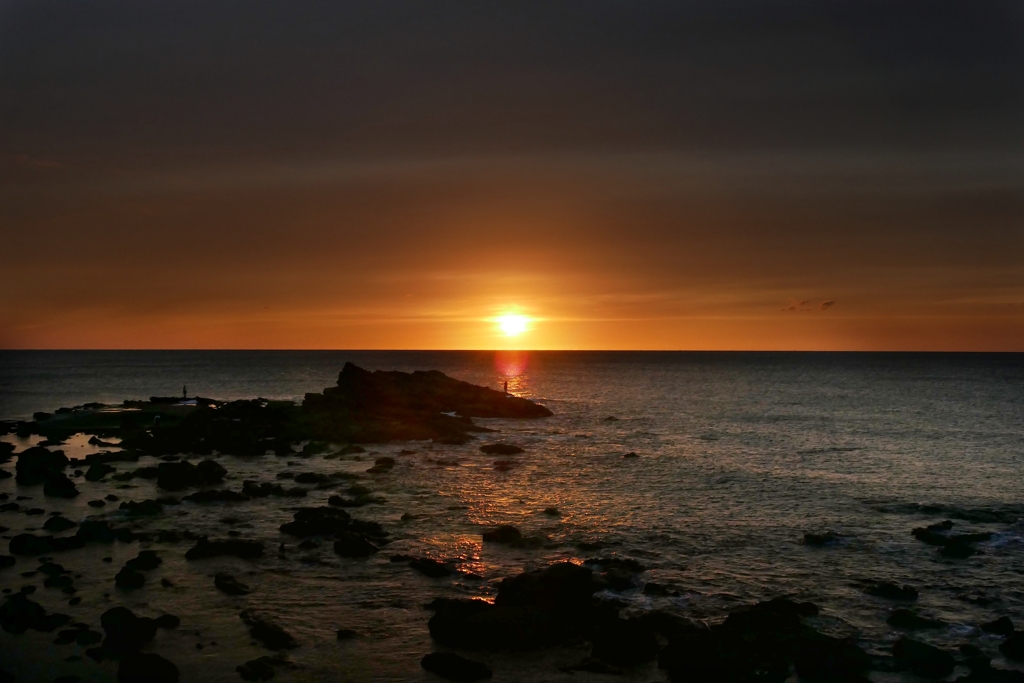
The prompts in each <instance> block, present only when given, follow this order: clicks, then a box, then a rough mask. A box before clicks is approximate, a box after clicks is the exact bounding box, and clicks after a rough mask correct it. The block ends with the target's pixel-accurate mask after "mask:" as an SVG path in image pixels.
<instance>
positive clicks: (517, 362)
mask: <svg viewBox="0 0 1024 683" xmlns="http://www.w3.org/2000/svg"><path fill="white" fill-rule="evenodd" d="M529 361H530V354H529V353H528V352H526V351H497V352H495V354H494V368H495V370H496V371H497V375H498V384H499V385H501V386H502V387H504V386H505V384H506V383H507V384H508V392H509V393H510V394H515V395H517V396H523V395H529V394H530V385H529V375H528V374H527V372H526V370H527V367H528V366H529Z"/></svg>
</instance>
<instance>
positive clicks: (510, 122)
mask: <svg viewBox="0 0 1024 683" xmlns="http://www.w3.org/2000/svg"><path fill="white" fill-rule="evenodd" d="M0 244H3V250H2V252H0V253H2V265H0V348H284V349H300V348H349V349H371V348H374V349H449V348H451V349H461V348H471V349H472V348H539V349H737V350H746V349H768V350H977V351H989V350H992V351H997V350H998V351H1024V3H1021V2H1019V0H1007V1H991V0H972V1H971V2H962V1H959V0H958V1H956V2H953V1H949V0H857V1H852V0H671V1H669V0H664V1H662V0H651V1H646V2H645V1H643V0H622V1H616V2H612V1H608V0H579V1H575V2H566V1H564V0H536V1H534V0H516V1H515V2H510V1H504V0H489V1H488V2H466V1H464V0H463V1H460V2H448V1H445V0H440V1H436V0H434V1H431V2H425V1H423V0H418V1H415V2H404V1H398V0H396V1H391V0H365V1H364V0H346V1H345V2H336V1H335V0H330V1H310V0H288V1H287V2H286V1H284V0H275V1H268V0H237V1H226V0H202V1H196V2H194V1H191V0H147V1H146V2H138V1H136V0H131V1H123V2H111V1H109V0H89V1H84V2H83V1H80V0H74V1H72V0H61V1H54V0H15V1H11V0H0ZM510 314H514V315H521V316H526V317H527V318H528V319H529V324H528V325H527V329H526V331H525V332H523V333H522V334H519V335H517V336H508V335H506V334H504V333H503V332H502V328H501V325H500V324H498V322H497V321H498V319H499V318H500V317H501V316H506V315H510Z"/></svg>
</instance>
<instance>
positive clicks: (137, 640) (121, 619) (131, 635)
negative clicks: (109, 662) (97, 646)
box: [100, 607, 157, 657]
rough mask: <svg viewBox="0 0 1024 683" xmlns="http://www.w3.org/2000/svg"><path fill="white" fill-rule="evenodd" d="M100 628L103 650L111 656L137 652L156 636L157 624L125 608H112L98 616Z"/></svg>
mask: <svg viewBox="0 0 1024 683" xmlns="http://www.w3.org/2000/svg"><path fill="white" fill-rule="evenodd" d="M100 626H102V627H103V632H104V633H105V634H106V638H104V640H103V650H104V651H105V652H106V653H107V654H109V655H111V656H113V657H122V656H124V655H127V654H130V653H133V652H138V651H139V649H141V648H142V646H144V645H145V644H146V643H148V642H149V641H151V640H153V636H155V635H156V629H157V623H156V620H155V619H150V618H149V617H139V616H136V615H135V613H134V612H132V611H131V610H130V609H128V608H127V607H112V608H111V609H108V610H107V611H106V612H104V613H103V614H102V615H101V616H100Z"/></svg>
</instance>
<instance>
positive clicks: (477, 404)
mask: <svg viewBox="0 0 1024 683" xmlns="http://www.w3.org/2000/svg"><path fill="white" fill-rule="evenodd" d="M301 412H302V416H303V418H304V420H305V423H306V426H307V428H308V429H309V430H310V432H311V433H312V434H313V435H314V436H315V438H317V439H322V440H326V441H334V442H350V443H355V442H380V441H393V440H421V439H435V440H439V441H443V440H451V441H453V442H457V441H460V440H461V439H463V438H465V437H466V436H467V433H468V432H474V431H486V430H484V429H483V428H481V427H478V426H476V425H475V424H473V421H472V419H471V418H473V417H485V418H492V417H505V418H538V417H548V416H550V415H551V411H550V410H548V409H547V408H545V407H544V406H541V405H538V404H536V403H533V402H532V401H528V400H526V399H522V398H517V397H514V396H508V395H506V394H504V393H503V392H500V391H496V390H494V389H488V388H486V387H480V386H476V385H473V384H470V383H468V382H462V381H459V380H457V379H453V378H451V377H448V376H447V375H445V374H444V373H442V372H438V371H436V370H431V371H426V372H422V371H420V372H413V373H406V372H384V371H376V372H369V371H367V370H363V369H362V368H359V367H357V366H355V365H353V364H351V363H346V364H345V367H344V368H343V369H342V371H341V373H340V374H339V376H338V385H337V386H336V387H329V388H327V389H324V391H323V393H322V394H306V397H305V400H304V401H303V402H302V411H301ZM445 413H455V415H450V414H445Z"/></svg>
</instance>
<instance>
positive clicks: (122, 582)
mask: <svg viewBox="0 0 1024 683" xmlns="http://www.w3.org/2000/svg"><path fill="white" fill-rule="evenodd" d="M114 583H115V584H116V585H117V587H118V588H129V589H132V588H142V586H143V585H145V583H146V576H145V575H144V574H142V573H141V572H138V571H136V570H134V569H132V568H131V567H122V568H121V571H119V572H118V573H117V575H116V576H115V577H114Z"/></svg>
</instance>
